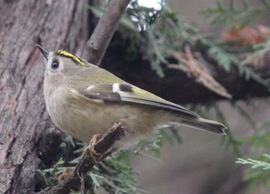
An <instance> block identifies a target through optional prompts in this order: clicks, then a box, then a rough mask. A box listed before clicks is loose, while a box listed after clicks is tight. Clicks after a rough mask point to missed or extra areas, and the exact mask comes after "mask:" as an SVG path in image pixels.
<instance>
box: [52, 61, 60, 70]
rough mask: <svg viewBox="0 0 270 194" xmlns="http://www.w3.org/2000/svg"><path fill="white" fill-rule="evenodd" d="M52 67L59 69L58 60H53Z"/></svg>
mask: <svg viewBox="0 0 270 194" xmlns="http://www.w3.org/2000/svg"><path fill="white" fill-rule="evenodd" d="M51 67H52V69H57V68H58V67H59V62H58V61H53V62H52V64H51Z"/></svg>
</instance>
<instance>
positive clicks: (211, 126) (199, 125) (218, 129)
mask: <svg viewBox="0 0 270 194" xmlns="http://www.w3.org/2000/svg"><path fill="white" fill-rule="evenodd" d="M181 124H183V125H186V126H189V127H193V128H196V129H201V130H205V131H209V132H213V133H219V134H225V129H226V128H227V127H226V126H225V125H223V124H221V123H219V122H216V121H212V120H207V119H203V118H196V119H184V120H182V121H181Z"/></svg>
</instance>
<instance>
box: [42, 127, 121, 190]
mask: <svg viewBox="0 0 270 194" xmlns="http://www.w3.org/2000/svg"><path fill="white" fill-rule="evenodd" d="M124 134H125V127H124V126H122V125H121V123H118V124H114V125H113V126H112V127H111V128H110V129H109V130H108V131H107V132H106V133H105V134H103V135H100V134H97V135H94V136H93V138H92V139H91V141H90V144H89V146H88V147H87V148H86V149H85V151H84V154H83V158H82V159H81V161H80V162H79V163H78V164H77V165H76V167H75V168H74V170H71V169H70V168H67V169H66V170H65V172H64V173H63V174H62V175H61V177H62V178H61V177H60V179H63V181H62V182H60V183H59V184H58V185H56V186H53V187H48V188H46V189H44V190H43V191H41V192H39V193H38V194H67V193H69V192H70V191H71V190H78V188H81V189H82V190H84V188H85V187H84V180H85V177H86V176H87V174H88V173H89V172H90V171H91V170H92V169H93V167H94V165H95V164H97V163H98V162H100V161H101V160H103V159H105V158H106V157H107V156H108V155H109V154H110V150H111V148H112V146H113V144H114V143H115V142H116V141H117V140H119V139H120V138H121V137H122V136H123V135H124ZM81 192H82V193H84V191H81Z"/></svg>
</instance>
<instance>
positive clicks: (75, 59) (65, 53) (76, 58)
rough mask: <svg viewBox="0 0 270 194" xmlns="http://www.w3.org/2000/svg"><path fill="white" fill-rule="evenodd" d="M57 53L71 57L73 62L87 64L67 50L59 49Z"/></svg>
mask: <svg viewBox="0 0 270 194" xmlns="http://www.w3.org/2000/svg"><path fill="white" fill-rule="evenodd" d="M57 53H58V54H59V55H62V56H64V57H68V58H71V59H72V60H74V61H75V62H77V63H79V64H80V65H81V66H87V65H86V63H85V62H83V61H82V60H80V59H79V58H78V57H76V56H75V55H73V54H71V53H69V52H67V51H63V50H60V51H58V52H57Z"/></svg>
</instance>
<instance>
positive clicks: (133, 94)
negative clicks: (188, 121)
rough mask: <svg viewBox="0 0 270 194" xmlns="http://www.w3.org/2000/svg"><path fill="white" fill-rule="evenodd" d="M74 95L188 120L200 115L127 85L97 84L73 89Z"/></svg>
mask: <svg viewBox="0 0 270 194" xmlns="http://www.w3.org/2000/svg"><path fill="white" fill-rule="evenodd" d="M71 92H72V93H74V94H76V95H79V96H80V97H83V98H84V99H87V100H91V101H94V102H123V103H133V104H140V105H145V106H149V107H153V108H160V109H165V110H169V111H172V112H177V113H178V114H181V115H182V116H185V117H187V118H198V115H197V114H196V113H194V112H191V111H189V110H187V109H185V108H184V107H182V106H179V105H177V104H174V103H172V102H169V101H166V100H164V99H162V98H160V97H158V96H156V95H154V94H152V93H150V92H147V91H145V90H142V89H140V88H138V87H136V86H133V85H131V84H127V83H114V84H96V85H90V86H88V87H86V88H81V89H72V90H71Z"/></svg>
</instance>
